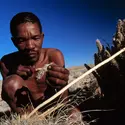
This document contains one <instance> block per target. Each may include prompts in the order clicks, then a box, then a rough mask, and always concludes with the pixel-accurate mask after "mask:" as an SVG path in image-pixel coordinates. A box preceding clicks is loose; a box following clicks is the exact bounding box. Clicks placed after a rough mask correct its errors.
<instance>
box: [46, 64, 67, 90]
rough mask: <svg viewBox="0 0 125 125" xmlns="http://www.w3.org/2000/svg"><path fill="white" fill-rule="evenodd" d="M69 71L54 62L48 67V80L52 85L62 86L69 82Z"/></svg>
mask: <svg viewBox="0 0 125 125" xmlns="http://www.w3.org/2000/svg"><path fill="white" fill-rule="evenodd" d="M68 79H69V71H68V70H67V69H66V68H63V67H61V66H58V65H56V64H52V65H51V66H49V67H48V71H47V80H48V82H49V84H50V85H52V86H54V87H56V88H62V86H65V85H66V84H67V83H68Z"/></svg>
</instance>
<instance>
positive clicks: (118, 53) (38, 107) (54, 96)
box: [27, 48, 125, 119]
mask: <svg viewBox="0 0 125 125" xmlns="http://www.w3.org/2000/svg"><path fill="white" fill-rule="evenodd" d="M124 51H125V48H123V49H121V50H120V51H118V52H117V53H115V54H114V55H112V56H111V57H109V58H108V59H106V60H104V61H103V62H101V63H99V64H98V65H96V66H94V67H93V68H92V69H90V70H88V71H87V72H85V73H84V74H83V75H81V76H79V77H78V78H77V79H75V80H74V81H72V82H71V83H69V84H68V85H66V86H65V87H64V88H62V89H61V90H60V91H58V92H57V93H56V94H55V95H53V96H52V97H51V98H49V99H48V100H46V101H44V102H43V103H41V104H40V105H38V106H37V107H36V108H35V109H34V110H33V111H32V112H31V113H30V114H29V115H28V116H27V119H28V118H30V117H31V116H32V115H33V114H34V113H35V112H36V111H38V110H39V109H40V108H42V107H43V106H45V105H46V104H48V103H50V102H51V101H53V100H54V99H55V98H57V97H58V96H60V95H61V94H62V93H63V92H64V91H66V90H67V89H69V88H70V87H71V86H72V85H73V84H75V83H76V82H78V81H79V80H81V79H83V78H84V77H85V76H87V75H89V74H90V73H92V72H93V71H95V70H96V69H98V68H99V67H101V66H103V65H104V64H106V63H108V62H109V61H111V60H112V59H114V58H115V57H117V56H118V55H120V54H121V53H123V52H124Z"/></svg>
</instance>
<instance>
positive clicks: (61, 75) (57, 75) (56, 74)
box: [47, 70, 69, 81]
mask: <svg viewBox="0 0 125 125" xmlns="http://www.w3.org/2000/svg"><path fill="white" fill-rule="evenodd" d="M47 75H48V77H49V76H51V77H55V78H59V79H61V80H65V81H68V79H69V74H64V73H61V72H56V71H52V70H49V71H48V72H47Z"/></svg>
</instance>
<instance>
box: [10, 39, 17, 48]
mask: <svg viewBox="0 0 125 125" xmlns="http://www.w3.org/2000/svg"><path fill="white" fill-rule="evenodd" d="M11 40H12V42H13V44H14V46H15V47H17V44H16V40H15V38H14V37H11Z"/></svg>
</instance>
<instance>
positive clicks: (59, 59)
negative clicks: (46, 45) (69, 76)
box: [50, 49, 65, 67]
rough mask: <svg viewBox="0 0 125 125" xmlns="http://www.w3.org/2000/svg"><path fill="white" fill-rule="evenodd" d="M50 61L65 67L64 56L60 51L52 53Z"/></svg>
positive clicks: (55, 50)
mask: <svg viewBox="0 0 125 125" xmlns="http://www.w3.org/2000/svg"><path fill="white" fill-rule="evenodd" d="M50 61H51V62H54V63H55V64H57V65H59V66H62V67H65V61H64V56H63V54H62V52H61V51H60V50H58V49H54V50H53V51H51V52H50Z"/></svg>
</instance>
